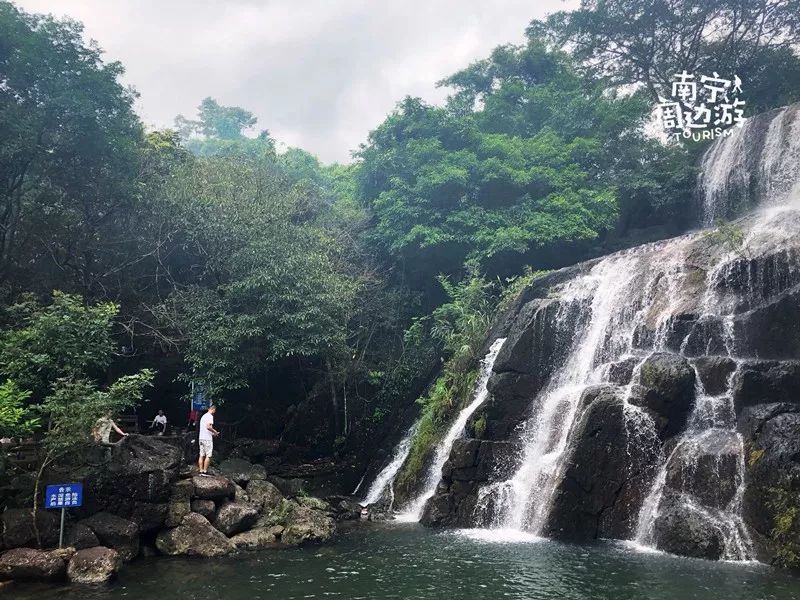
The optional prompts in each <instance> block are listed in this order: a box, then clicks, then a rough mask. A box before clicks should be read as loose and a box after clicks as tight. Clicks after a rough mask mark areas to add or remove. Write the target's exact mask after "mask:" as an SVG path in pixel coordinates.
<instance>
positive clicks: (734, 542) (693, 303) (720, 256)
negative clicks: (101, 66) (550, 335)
mask: <svg viewBox="0 0 800 600" xmlns="http://www.w3.org/2000/svg"><path fill="white" fill-rule="evenodd" d="M757 119H758V120H757V121H752V122H750V121H748V122H747V123H745V125H744V127H742V128H741V129H738V130H736V131H734V133H732V134H731V135H730V136H729V137H727V138H724V139H722V140H719V141H718V142H717V143H715V144H714V145H712V147H711V148H710V149H709V150H708V151H707V152H706V155H705V157H704V162H703V169H702V171H703V172H702V174H701V176H700V183H699V189H700V191H701V193H702V203H701V204H702V207H701V211H700V212H701V216H700V221H701V223H702V224H704V225H709V224H711V223H713V222H714V221H715V220H717V219H718V218H727V217H730V216H735V213H734V214H733V215H732V211H736V210H741V209H742V208H748V207H749V206H751V205H752V204H753V203H761V202H763V203H764V204H765V205H766V207H767V208H765V209H762V211H761V214H760V215H758V216H756V217H751V218H749V220H747V221H746V223H745V224H744V225H742V226H739V225H735V226H733V229H732V230H724V231H717V232H714V233H709V232H703V231H701V232H696V233H691V234H687V235H685V236H682V237H680V238H676V239H674V240H669V241H665V242H660V243H657V244H650V245H646V246H641V247H638V248H634V249H631V250H628V251H624V252H621V253H618V254H615V255H611V256H609V257H606V258H605V259H603V260H601V261H599V262H597V263H595V264H594V265H593V266H592V267H591V269H590V270H589V272H588V273H586V272H584V274H583V275H579V276H577V277H575V278H573V279H572V280H569V281H567V283H565V284H561V285H559V286H555V287H553V288H551V290H550V295H551V297H555V298H557V301H558V302H559V314H558V315H556V317H555V319H554V322H555V325H554V326H555V327H556V328H558V327H562V328H564V333H566V334H569V333H570V332H571V333H572V341H571V343H570V347H569V349H568V350H567V353H566V360H564V361H563V367H562V368H561V369H560V370H559V371H557V372H556V373H555V374H554V375H553V376H551V378H550V380H549V382H548V383H547V384H546V385H545V387H544V388H543V389H542V391H541V392H539V393H538V394H537V395H536V397H535V398H533V399H532V407H531V413H530V417H529V418H528V419H527V420H526V421H525V422H524V423H523V425H522V426H521V427H520V431H519V438H520V439H521V441H522V444H523V448H524V449H523V452H522V456H521V460H520V463H519V467H518V469H517V471H516V472H515V473H514V474H513V476H512V477H510V478H509V479H507V480H505V481H498V482H493V483H489V484H485V485H483V487H481V488H480V490H479V492H478V494H477V501H476V508H475V512H474V514H475V518H476V521H477V522H478V523H479V524H483V525H488V526H490V527H491V528H494V529H512V530H523V531H527V532H531V533H533V534H537V535H541V534H542V533H543V530H544V529H545V528H546V525H547V523H548V518H549V517H550V513H551V510H552V506H553V503H554V496H555V495H556V491H557V489H559V485H560V484H561V482H562V480H563V477H564V473H565V469H566V468H567V466H568V465H569V458H570V456H571V453H572V452H573V450H574V446H575V443H576V442H575V440H574V439H573V438H574V436H575V435H576V430H577V429H579V428H578V427H577V423H579V422H580V421H581V419H582V416H583V415H584V414H585V413H586V412H587V410H588V409H587V407H586V406H584V405H582V399H583V397H584V394H585V392H586V391H587V389H588V388H589V387H590V386H594V385H597V384H604V385H605V386H612V387H614V386H615V385H616V389H617V390H619V386H618V385H617V384H615V382H614V381H613V378H612V377H610V376H609V373H610V372H611V370H612V367H614V366H615V365H618V364H620V363H621V362H625V361H631V360H632V361H633V362H634V363H635V366H634V367H633V368H632V369H631V375H630V378H629V379H627V380H626V381H628V385H627V386H624V387H623V389H622V392H621V394H620V398H621V399H622V401H623V402H624V420H625V435H626V438H627V439H626V440H625V443H626V445H627V447H628V449H629V452H628V454H630V448H632V447H634V446H635V445H636V444H651V445H653V447H655V448H658V447H660V442H659V441H658V438H657V437H656V434H655V431H656V424H655V422H654V421H653V419H652V413H651V412H648V411H646V410H643V409H642V408H641V407H640V406H639V404H640V403H638V402H637V403H635V404H634V402H633V395H634V393H635V388H636V387H637V385H638V384H639V376H640V373H639V371H640V368H641V366H642V364H643V363H644V362H645V361H646V360H648V357H649V356H652V355H654V353H664V352H667V353H671V354H672V355H673V356H675V355H678V356H684V357H689V358H692V357H698V356H717V357H720V360H723V359H724V360H726V361H728V363H727V364H728V365H729V366H730V365H732V366H731V369H732V371H731V372H730V373H729V376H728V378H727V388H725V389H721V390H715V391H714V393H713V394H711V393H707V392H706V390H705V389H704V386H703V384H702V381H701V377H700V373H699V372H696V373H695V380H696V390H695V392H694V402H695V404H694V406H692V407H691V410H690V412H689V415H688V419H687V422H686V426H685V428H684V430H683V431H682V432H678V431H676V432H674V433H673V434H670V435H674V434H678V433H679V435H676V437H674V438H673V440H674V441H673V442H672V443H673V444H674V446H673V445H670V446H669V447H671V448H672V450H671V452H670V453H669V456H668V457H666V459H664V460H662V461H661V464H660V467H659V468H658V471H657V473H656V474H655V477H654V478H651V479H650V481H652V485H651V486H650V488H649V489H650V491H649V493H647V494H646V495H645V498H644V502H643V504H642V505H641V510H640V511H639V513H638V520H637V521H634V524H635V527H634V529H635V531H634V536H633V537H634V538H635V540H636V542H638V543H639V544H641V545H651V546H652V545H657V544H658V541H657V540H656V535H655V533H656V530H657V529H659V528H662V529H663V528H665V527H667V528H668V527H669V524H670V520H669V519H673V521H672V523H674V519H675V515H683V516H685V515H691V514H695V515H697V518H698V519H700V520H702V521H703V522H704V523H706V524H708V523H710V524H711V527H712V528H713V529H715V530H716V532H717V534H718V540H717V541H718V542H719V545H720V547H719V548H717V549H710V550H709V555H714V553H715V552H717V550H718V551H719V552H718V553H717V555H719V556H721V557H722V558H723V559H728V560H750V559H753V557H754V551H753V545H752V542H751V540H750V536H749V534H748V531H747V527H746V525H745V523H744V521H743V518H742V514H741V513H742V504H743V496H744V493H745V457H744V446H743V439H742V436H741V435H740V434H739V433H738V432H737V430H736V412H735V410H734V405H733V398H732V396H733V393H732V389H731V386H733V385H734V384H733V382H734V379H735V377H736V372H737V370H738V368H739V364H740V363H741V361H742V360H744V359H746V358H747V357H748V356H753V354H752V353H753V352H754V351H755V352H757V350H753V349H752V348H749V349H746V350H745V354H740V353H739V352H738V349H739V348H740V347H742V344H743V340H741V339H738V338H737V329H736V327H737V326H736V318H737V315H738V314H741V313H742V312H743V311H748V310H753V309H755V308H758V307H759V306H763V305H764V303H765V302H768V301H770V300H771V299H773V298H776V297H777V296H778V294H780V293H783V292H785V291H786V290H787V289H793V286H797V285H800V257H799V256H798V254H799V253H798V251H797V243H796V239H797V233H798V229H799V228H800V212H798V210H797V209H798V206H797V203H798V202H800V193H799V192H800V105H794V106H791V107H787V108H785V109H781V110H778V111H774V112H772V113H768V114H766V115H763V116H761V117H758V118H757ZM754 139H755V140H756V142H754ZM753 170H755V172H756V175H755V176H754V179H753V181H750V179H749V177H750V174H751V173H753ZM753 190H756V191H755V192H753ZM737 194H750V195H751V196H752V195H753V194H755V196H754V197H746V198H744V200H743V201H739V200H741V198H740V199H739V200H736V199H735V198H734V197H735V196H736V195H737ZM776 205H777V206H776ZM737 227H739V228H740V229H739V230H738V231H741V234H738V233H737V230H736V228H737ZM742 228H743V229H742ZM715 244H716V245H722V246H723V247H728V248H729V250H728V252H723V253H718V251H717V250H714V248H716V247H717V246H715ZM576 303H577V304H578V305H579V306H580V311H579V312H580V313H581V317H580V318H579V319H578V322H577V324H575V323H570V322H569V319H567V318H565V316H566V313H567V312H568V311H569V310H570V309H571V308H574V306H575V304H576ZM648 332H650V333H648ZM757 355H758V354H756V356H757ZM679 360H683V361H684V362H685V359H683V358H681V359H679ZM692 360H693V361H694V360H695V359H693V358H692ZM693 366H694V363H693ZM694 368H695V371H697V369H696V367H694ZM702 477H705V478H706V479H705V482H704V483H705V486H701V485H698V482H697V481H695V480H696V479H697V478H702ZM709 481H712V482H713V481H716V483H711V484H709V483H708V482H709ZM647 485H650V484H647ZM693 486H694V487H693ZM646 490H647V488H645V491H646ZM709 490H710V491H709ZM670 511H672V512H670ZM634 514H635V513H634ZM678 520H680V519H678Z"/></svg>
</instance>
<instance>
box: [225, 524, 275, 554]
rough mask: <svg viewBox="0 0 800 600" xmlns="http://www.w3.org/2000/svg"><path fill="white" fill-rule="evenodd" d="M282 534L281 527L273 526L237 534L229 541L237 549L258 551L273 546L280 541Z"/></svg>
mask: <svg viewBox="0 0 800 600" xmlns="http://www.w3.org/2000/svg"><path fill="white" fill-rule="evenodd" d="M282 533H283V527H282V526H280V525H273V526H271V527H257V528H254V529H251V530H250V531H245V532H243V533H237V534H236V535H234V536H233V537H232V538H231V541H232V542H233V543H234V545H235V546H236V547H237V548H243V549H245V550H258V549H260V548H269V547H271V546H274V545H275V544H276V543H277V542H278V540H279V539H280V536H281V534H282Z"/></svg>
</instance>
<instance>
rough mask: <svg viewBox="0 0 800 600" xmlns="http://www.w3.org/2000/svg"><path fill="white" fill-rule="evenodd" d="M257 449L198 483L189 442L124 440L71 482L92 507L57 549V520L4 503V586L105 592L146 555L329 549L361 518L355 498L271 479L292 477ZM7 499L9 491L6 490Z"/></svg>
mask: <svg viewBox="0 0 800 600" xmlns="http://www.w3.org/2000/svg"><path fill="white" fill-rule="evenodd" d="M256 442H257V441H255V440H244V441H242V442H241V443H238V444H237V445H236V446H235V447H234V448H233V449H232V450H231V451H230V452H229V453H228V458H226V459H225V460H223V461H222V462H221V463H220V464H219V467H218V468H214V469H212V470H211V475H210V476H199V475H198V474H197V472H196V469H195V468H193V467H191V466H190V465H191V463H190V462H188V461H190V460H191V456H192V454H193V444H192V440H191V437H188V436H187V437H186V438H180V437H179V438H159V437H144V436H130V437H128V438H125V439H124V440H123V441H122V442H121V443H120V444H118V445H117V446H115V447H114V448H113V449H112V450H111V456H110V460H108V462H107V463H104V464H101V465H100V466H96V467H89V468H87V467H82V468H80V469H77V470H75V471H74V472H73V473H72V476H73V479H72V480H73V481H81V482H83V483H84V486H85V490H86V498H87V501H86V504H85V506H84V507H83V508H82V509H80V510H76V511H75V513H74V514H73V515H70V519H69V522H68V525H67V527H66V530H65V539H64V548H61V549H58V548H56V546H57V545H58V531H59V522H58V517H57V512H55V511H53V512H48V511H45V510H42V509H38V510H36V511H35V515H34V512H33V511H32V509H31V508H29V507H25V505H24V504H23V503H22V502H20V499H21V498H22V497H23V496H24V494H20V493H18V494H17V496H13V495H12V496H11V497H10V498H9V497H8V496H7V497H6V501H7V504H8V502H9V501H10V502H12V503H13V502H14V501H15V500H16V503H17V505H18V506H17V507H16V508H6V510H5V511H4V512H3V513H2V515H0V525H1V526H2V535H0V551H2V553H1V554H0V581H1V582H5V583H7V582H13V581H17V580H21V581H31V580H34V581H48V582H59V581H65V580H66V581H69V582H71V583H76V584H85V583H102V582H105V581H108V580H109V579H111V578H112V577H113V576H114V574H115V573H116V572H117V571H118V570H119V569H121V568H123V567H124V565H125V563H127V562H129V561H132V560H135V559H136V558H137V557H140V556H156V555H165V556H194V557H217V556H226V555H230V554H233V553H236V552H241V551H247V550H261V549H279V548H286V547H293V546H301V545H305V544H317V543H325V542H329V541H331V540H332V539H333V537H334V535H335V533H336V528H337V522H339V521H342V520H349V519H357V518H359V508H360V507H359V506H358V504H357V503H355V502H354V501H352V500H351V499H349V498H347V497H344V496H328V497H326V498H325V499H322V498H318V497H315V496H311V495H309V494H308V492H307V490H306V488H307V487H309V486H308V485H307V483H308V482H307V480H304V479H301V478H291V477H290V478H286V477H278V476H275V475H273V474H272V473H273V472H275V471H279V472H281V473H282V474H290V473H291V472H292V471H291V469H287V468H286V466H285V465H282V466H281V467H280V469H278V468H277V465H278V463H277V461H275V460H274V457H268V456H267V455H268V454H269V453H270V451H269V447H268V446H267V445H264V444H261V445H260V448H261V450H260V451H255V452H252V447H253V446H256V445H257V443H256ZM248 446H250V450H251V456H250V457H248V456H247V455H246V453H245V450H244V449H245V448H247V447H248ZM264 463H266V464H267V465H268V466H269V468H268V467H267V466H265V464H264ZM310 470H311V469H310V468H309V467H308V465H305V469H304V470H301V472H305V473H306V474H308V473H309V472H310ZM62 477H63V476H62ZM9 491H15V486H14V484H13V483H12V484H10V485H7V486H5V487H4V488H3V492H5V494H6V495H7V494H8V493H9ZM0 589H2V588H0Z"/></svg>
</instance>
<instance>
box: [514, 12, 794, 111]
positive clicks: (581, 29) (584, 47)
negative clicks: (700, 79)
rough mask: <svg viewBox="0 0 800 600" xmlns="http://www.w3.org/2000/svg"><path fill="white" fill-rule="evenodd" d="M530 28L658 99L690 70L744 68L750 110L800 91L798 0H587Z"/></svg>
mask: <svg viewBox="0 0 800 600" xmlns="http://www.w3.org/2000/svg"><path fill="white" fill-rule="evenodd" d="M528 34H529V36H531V37H546V38H548V39H549V40H551V41H552V42H554V43H555V44H556V45H557V46H559V47H565V48H568V49H569V50H570V51H571V52H572V53H573V55H574V56H575V57H576V58H577V59H578V60H579V61H581V62H582V64H583V65H584V66H585V67H586V68H587V69H588V72H589V73H596V74H599V75H600V76H603V77H608V78H609V79H610V80H611V81H612V82H613V83H616V84H643V85H644V86H645V88H646V89H647V91H648V92H649V94H650V96H651V98H652V99H653V101H657V100H658V98H659V96H664V97H666V96H668V95H669V93H668V90H669V87H670V83H671V81H672V78H673V75H674V74H675V73H680V72H682V71H683V70H684V69H686V70H687V71H688V72H689V73H698V74H707V75H711V74H712V73H713V72H714V71H717V72H719V73H720V75H722V76H726V75H728V76H732V75H733V74H738V75H739V76H740V77H741V79H742V80H743V82H744V84H745V86H746V92H747V98H748V104H749V105H750V108H751V110H764V109H767V108H773V107H775V106H781V105H783V104H786V103H787V102H790V101H793V100H796V99H797V98H798V92H797V90H798V84H799V83H800V57H798V56H797V53H796V48H797V44H798V42H800V2H798V1H797V0H766V1H763V2H752V1H750V0H734V1H730V0H611V1H607V0H603V1H600V0H583V1H582V2H581V6H580V8H579V9H578V10H575V11H563V12H558V13H555V14H553V15H551V16H550V17H548V18H547V19H545V20H543V21H534V22H533V23H532V24H531V26H530V27H529V29H528ZM751 99H752V102H750V100H751Z"/></svg>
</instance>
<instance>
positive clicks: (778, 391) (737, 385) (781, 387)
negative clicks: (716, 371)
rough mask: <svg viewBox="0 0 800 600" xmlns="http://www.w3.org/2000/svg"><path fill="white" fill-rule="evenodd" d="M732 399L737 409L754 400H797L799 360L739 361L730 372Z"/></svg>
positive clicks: (799, 371)
mask: <svg viewBox="0 0 800 600" xmlns="http://www.w3.org/2000/svg"><path fill="white" fill-rule="evenodd" d="M733 401H734V405H735V407H736V411H737V412H741V410H742V409H743V408H744V407H746V406H753V405H754V404H771V403H775V402H794V403H799V404H800V361H749V362H746V363H743V364H742V365H741V366H740V367H739V370H738V371H737V373H736V375H735V376H734V380H733Z"/></svg>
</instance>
